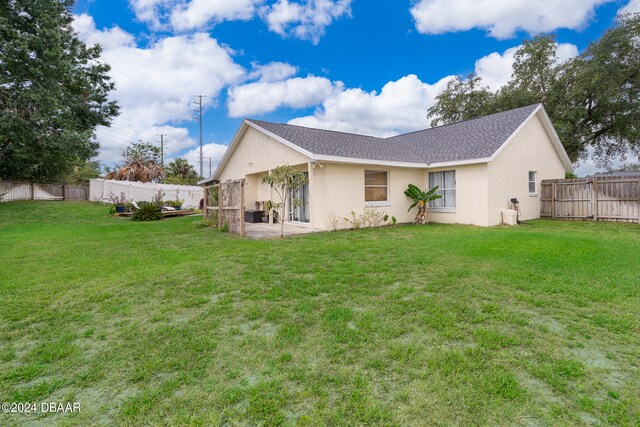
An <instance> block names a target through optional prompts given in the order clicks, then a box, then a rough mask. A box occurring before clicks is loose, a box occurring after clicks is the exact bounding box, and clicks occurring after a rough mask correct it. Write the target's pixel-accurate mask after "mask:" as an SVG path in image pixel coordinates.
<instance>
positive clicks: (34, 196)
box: [31, 182, 36, 200]
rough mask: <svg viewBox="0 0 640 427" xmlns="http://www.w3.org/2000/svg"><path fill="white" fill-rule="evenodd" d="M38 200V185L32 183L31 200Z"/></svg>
mask: <svg viewBox="0 0 640 427" xmlns="http://www.w3.org/2000/svg"><path fill="white" fill-rule="evenodd" d="M35 199H36V183H35V182H32V183H31V200H35Z"/></svg>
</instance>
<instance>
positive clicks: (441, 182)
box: [429, 171, 456, 210]
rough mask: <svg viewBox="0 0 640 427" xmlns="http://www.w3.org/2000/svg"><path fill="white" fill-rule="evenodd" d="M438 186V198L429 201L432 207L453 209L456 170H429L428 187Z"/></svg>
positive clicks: (454, 204) (454, 206)
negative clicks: (439, 196)
mask: <svg viewBox="0 0 640 427" xmlns="http://www.w3.org/2000/svg"><path fill="white" fill-rule="evenodd" d="M436 185H437V186H438V191H437V194H439V195H441V196H442V197H441V198H440V199H436V200H432V201H431V202H429V207H430V208H433V209H442V210H455V208H456V171H442V172H429V188H433V187H435V186H436Z"/></svg>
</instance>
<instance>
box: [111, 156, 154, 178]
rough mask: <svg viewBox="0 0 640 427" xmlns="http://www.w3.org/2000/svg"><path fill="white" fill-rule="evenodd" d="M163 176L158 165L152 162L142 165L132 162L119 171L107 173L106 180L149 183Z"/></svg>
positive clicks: (138, 162)
mask: <svg viewBox="0 0 640 427" xmlns="http://www.w3.org/2000/svg"><path fill="white" fill-rule="evenodd" d="M163 176H164V169H163V168H162V166H160V165H159V164H157V163H155V162H153V161H150V162H147V163H143V162H141V161H138V160H134V161H132V162H131V163H127V164H125V165H124V166H122V167H121V168H120V169H117V170H115V171H113V172H111V173H108V174H107V176H106V178H107V179H114V180H117V181H140V182H151V181H157V180H159V179H161V178H162V177H163Z"/></svg>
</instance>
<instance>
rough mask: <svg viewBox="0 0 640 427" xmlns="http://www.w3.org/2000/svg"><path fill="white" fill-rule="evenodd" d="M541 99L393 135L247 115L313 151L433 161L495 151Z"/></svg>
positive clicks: (479, 156) (471, 157) (470, 157)
mask: <svg viewBox="0 0 640 427" xmlns="http://www.w3.org/2000/svg"><path fill="white" fill-rule="evenodd" d="M539 105H540V104H536V105H530V106H527V107H522V108H516V109H515V110H509V111H504V112H501V113H496V114H491V115H489V116H483V117H478V118H475V119H471V120H466V121H463V122H458V123H453V124H450V125H444V126H438V127H434V128H430V129H425V130H421V131H418V132H412V133H408V134H404V135H398V136H394V137H391V138H377V137H374V136H365V135H357V134H352V133H344V132H336V131H330V130H323V129H313V128H307V127H302V126H294V125H285V124H279V123H271V122H264V121H261V120H252V119H247V120H248V121H249V122H251V123H253V124H255V125H257V126H259V127H261V128H263V129H264V130H266V131H268V132H271V133H273V134H275V135H277V136H279V137H280V138H283V139H285V140H287V141H289V142H290V143H292V144H294V145H297V146H298V147H300V148H302V149H304V150H306V151H309V152H311V153H313V154H314V155H322V156H334V157H346V158H353V159H365V160H378V161H390V162H405V163H426V164H430V163H441V162H453V161H465V160H475V159H485V158H488V157H491V156H492V155H493V154H494V153H495V152H496V151H497V150H498V148H500V146H502V144H503V143H504V142H505V141H506V140H507V139H508V138H509V137H510V136H511V135H512V134H513V133H514V132H515V131H516V130H517V129H518V127H519V126H520V125H521V124H522V123H523V122H524V121H525V120H526V119H527V117H529V116H530V115H531V113H533V112H534V111H535V110H536V108H538V106H539Z"/></svg>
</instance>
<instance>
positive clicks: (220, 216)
mask: <svg viewBox="0 0 640 427" xmlns="http://www.w3.org/2000/svg"><path fill="white" fill-rule="evenodd" d="M222 215H223V210H222V182H220V183H218V228H222Z"/></svg>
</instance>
